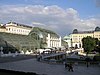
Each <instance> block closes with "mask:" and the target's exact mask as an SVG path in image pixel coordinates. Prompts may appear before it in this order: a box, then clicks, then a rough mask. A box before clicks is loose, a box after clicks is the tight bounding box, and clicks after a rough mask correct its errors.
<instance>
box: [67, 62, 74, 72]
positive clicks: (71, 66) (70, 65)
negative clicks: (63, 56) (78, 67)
mask: <svg viewBox="0 0 100 75" xmlns="http://www.w3.org/2000/svg"><path fill="white" fill-rule="evenodd" d="M68 71H72V72H74V70H73V65H72V63H70V64H69V66H68Z"/></svg>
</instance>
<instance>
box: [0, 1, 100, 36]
mask: <svg viewBox="0 0 100 75" xmlns="http://www.w3.org/2000/svg"><path fill="white" fill-rule="evenodd" d="M9 21H15V22H18V23H21V24H26V25H30V26H39V27H43V28H46V29H49V30H53V31H54V32H56V33H58V34H59V35H61V36H62V37H63V36H65V35H68V34H69V33H71V32H72V31H73V29H78V30H79V31H85V30H94V28H95V27H97V26H99V27H100V0H0V23H7V22H9Z"/></svg>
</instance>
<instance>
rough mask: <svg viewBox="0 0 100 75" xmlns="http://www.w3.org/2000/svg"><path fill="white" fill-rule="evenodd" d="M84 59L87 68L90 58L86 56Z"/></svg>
mask: <svg viewBox="0 0 100 75" xmlns="http://www.w3.org/2000/svg"><path fill="white" fill-rule="evenodd" d="M85 61H86V66H87V68H88V67H89V61H90V58H88V57H87V58H86V59H85Z"/></svg>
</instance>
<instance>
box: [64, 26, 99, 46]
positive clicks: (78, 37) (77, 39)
mask: <svg viewBox="0 0 100 75" xmlns="http://www.w3.org/2000/svg"><path fill="white" fill-rule="evenodd" d="M87 36H90V37H93V38H97V39H98V40H100V28H99V27H96V28H95V30H94V31H78V30H77V29H75V30H73V33H71V34H70V39H67V38H66V37H64V39H65V40H66V41H67V42H68V40H69V42H68V43H69V47H76V46H77V47H78V48H82V39H83V38H84V37H87Z"/></svg>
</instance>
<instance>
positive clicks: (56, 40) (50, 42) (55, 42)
mask: <svg viewBox="0 0 100 75" xmlns="http://www.w3.org/2000/svg"><path fill="white" fill-rule="evenodd" d="M46 40H47V41H46V42H47V47H48V48H50V47H51V48H52V47H61V37H52V36H51V35H50V34H48V36H47V37H46Z"/></svg>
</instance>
